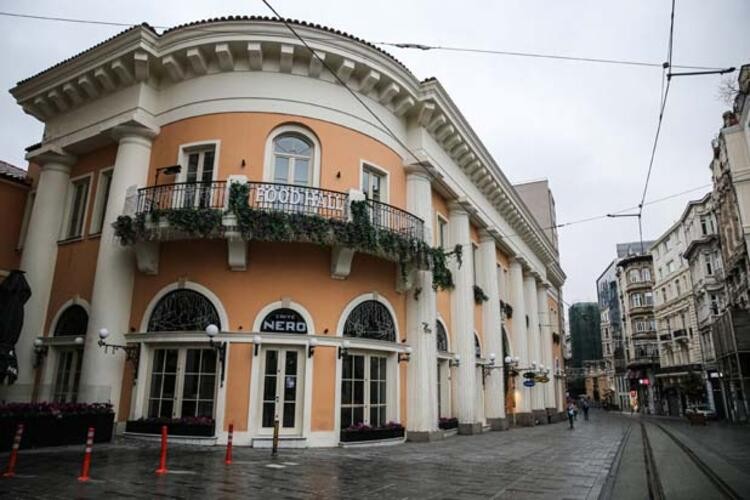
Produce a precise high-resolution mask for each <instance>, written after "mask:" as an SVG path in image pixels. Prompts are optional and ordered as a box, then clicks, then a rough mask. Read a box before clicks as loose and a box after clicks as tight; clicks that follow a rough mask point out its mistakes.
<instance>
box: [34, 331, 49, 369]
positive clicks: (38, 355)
mask: <svg viewBox="0 0 750 500" xmlns="http://www.w3.org/2000/svg"><path fill="white" fill-rule="evenodd" d="M48 352H49V347H48V346H46V345H44V341H43V340H42V339H41V338H40V337H37V338H35V339H34V368H39V367H40V366H41V365H42V361H43V360H44V358H46V357H47V353H48Z"/></svg>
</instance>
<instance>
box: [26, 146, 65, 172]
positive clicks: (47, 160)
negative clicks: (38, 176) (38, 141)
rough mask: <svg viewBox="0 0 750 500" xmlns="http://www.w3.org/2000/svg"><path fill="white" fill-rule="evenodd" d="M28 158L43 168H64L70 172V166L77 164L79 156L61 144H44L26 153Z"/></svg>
mask: <svg viewBox="0 0 750 500" xmlns="http://www.w3.org/2000/svg"><path fill="white" fill-rule="evenodd" d="M26 159H27V160H29V161H30V162H34V163H37V164H39V165H40V166H41V167H42V168H43V169H47V170H55V169H57V170H64V171H65V172H70V167H71V166H73V165H75V163H76V161H78V158H77V157H76V156H75V155H72V154H70V153H68V152H67V151H65V150H64V149H63V148H61V147H60V146H54V145H51V146H42V147H41V148H39V149H35V150H33V151H30V152H29V153H28V154H27V155H26Z"/></svg>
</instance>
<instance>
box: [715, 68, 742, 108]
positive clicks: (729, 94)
mask: <svg viewBox="0 0 750 500" xmlns="http://www.w3.org/2000/svg"><path fill="white" fill-rule="evenodd" d="M739 91H740V88H739V85H738V84H737V79H736V78H733V77H732V76H731V75H727V76H724V77H722V79H721V83H719V88H718V89H716V100H718V101H721V102H723V103H724V104H726V105H727V106H729V107H732V105H734V98H735V97H737V93H738V92H739Z"/></svg>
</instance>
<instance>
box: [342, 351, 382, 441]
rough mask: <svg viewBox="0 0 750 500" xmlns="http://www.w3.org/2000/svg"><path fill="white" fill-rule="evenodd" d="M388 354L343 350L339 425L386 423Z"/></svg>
mask: <svg viewBox="0 0 750 500" xmlns="http://www.w3.org/2000/svg"><path fill="white" fill-rule="evenodd" d="M387 379H388V376H387V358H386V357H385V356H380V355H370V354H346V355H344V356H343V359H342V376H341V429H346V428H348V427H350V426H352V425H357V424H366V425H370V426H373V427H377V426H382V425H385V423H386V422H387V411H388V403H387V401H388V394H387V389H388V380H387Z"/></svg>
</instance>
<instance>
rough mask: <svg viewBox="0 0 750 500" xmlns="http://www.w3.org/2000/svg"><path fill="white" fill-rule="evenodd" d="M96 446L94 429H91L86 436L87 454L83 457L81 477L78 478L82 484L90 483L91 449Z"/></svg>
mask: <svg viewBox="0 0 750 500" xmlns="http://www.w3.org/2000/svg"><path fill="white" fill-rule="evenodd" d="M92 446H94V428H93V427H89V432H88V434H86V453H85V454H84V455H83V465H82V466H81V475H80V476H78V480H79V481H81V482H84V481H88V480H89V479H90V478H89V470H90V469H91V447H92Z"/></svg>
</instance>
